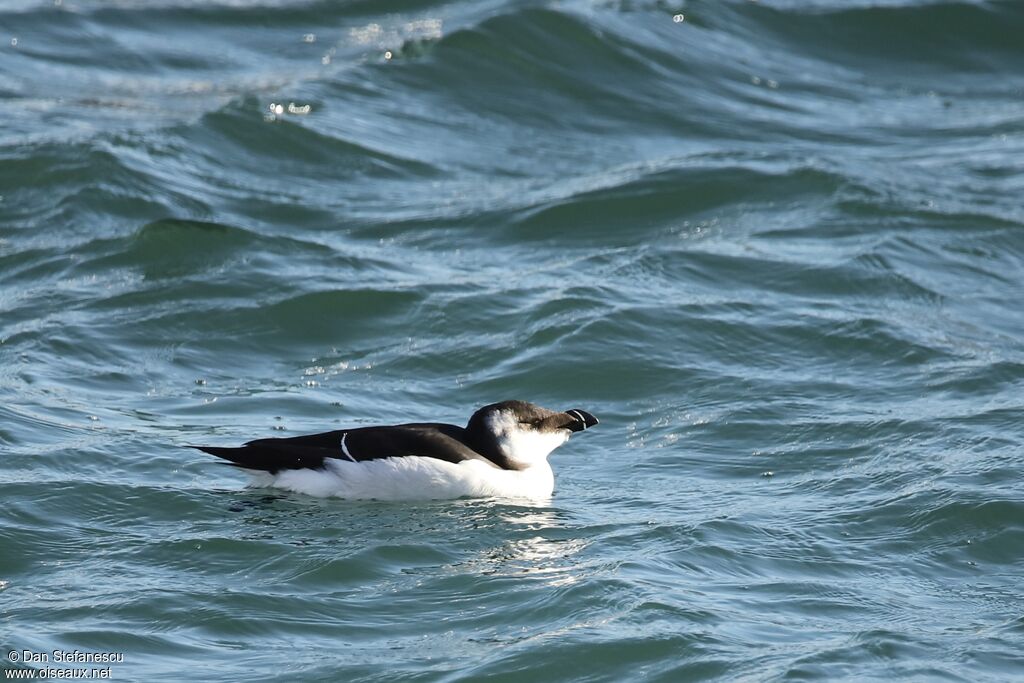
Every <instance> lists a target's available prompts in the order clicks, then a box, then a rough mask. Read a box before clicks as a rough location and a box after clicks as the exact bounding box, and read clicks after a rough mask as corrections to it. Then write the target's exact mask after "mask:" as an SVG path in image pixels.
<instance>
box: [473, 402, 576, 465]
mask: <svg viewBox="0 0 1024 683" xmlns="http://www.w3.org/2000/svg"><path fill="white" fill-rule="evenodd" d="M487 427H488V429H490V431H491V433H492V434H494V437H495V440H496V441H497V444H498V449H499V450H500V451H501V453H502V455H504V456H505V457H506V458H508V460H509V461H510V462H511V463H512V464H513V465H514V466H516V467H518V468H520V469H526V468H529V467H533V466H534V465H537V464H540V463H546V462H547V457H548V455H550V454H551V451H553V450H555V449H556V448H558V447H559V446H561V445H562V444H563V443H565V442H566V441H568V440H569V436H570V435H571V434H572V432H570V431H569V430H568V429H558V430H555V431H547V430H540V429H537V428H536V427H534V426H533V425H531V424H523V423H520V422H519V420H518V419H517V418H516V416H515V415H514V414H513V413H511V412H508V411H504V410H502V411H497V412H495V413H493V414H492V415H489V416H488V417H487Z"/></svg>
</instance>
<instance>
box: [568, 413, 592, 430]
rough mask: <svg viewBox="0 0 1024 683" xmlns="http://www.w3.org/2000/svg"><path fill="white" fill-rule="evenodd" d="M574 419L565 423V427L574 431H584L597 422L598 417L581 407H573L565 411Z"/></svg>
mask: <svg viewBox="0 0 1024 683" xmlns="http://www.w3.org/2000/svg"><path fill="white" fill-rule="evenodd" d="M565 414H566V415H568V416H569V417H570V418H572V420H571V421H570V422H569V423H568V424H567V425H565V428H566V429H568V430H570V431H573V432H582V431H583V430H584V429H589V428H591V427H593V426H594V425H596V424H597V418H596V417H594V416H593V415H591V414H590V413H588V412H587V411H585V410H580V409H579V408H573V409H571V410H567V411H565Z"/></svg>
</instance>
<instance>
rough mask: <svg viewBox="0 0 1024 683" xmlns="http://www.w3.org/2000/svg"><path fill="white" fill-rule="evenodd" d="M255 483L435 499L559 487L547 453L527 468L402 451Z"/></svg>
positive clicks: (351, 495)
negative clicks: (453, 460)
mask: <svg viewBox="0 0 1024 683" xmlns="http://www.w3.org/2000/svg"><path fill="white" fill-rule="evenodd" d="M270 477H271V479H270V481H267V479H266V478H265V477H264V478H263V479H262V480H258V481H256V482H255V483H257V484H260V485H266V484H269V485H271V486H275V487H278V488H283V489H287V490H289V491H296V492H298V493H305V494H307V495H311V496H318V497H321V498H325V497H328V496H337V497H340V498H348V499H353V500H369V499H375V500H435V499H449V498H463V497H474V498H533V499H537V498H548V497H550V496H551V493H552V491H553V490H554V487H555V477H554V473H553V472H552V471H551V466H550V465H549V464H548V463H547V460H546V459H541V461H540V462H537V463H536V464H534V465H532V466H531V467H528V468H526V469H523V470H502V469H499V468H497V467H493V466H491V465H488V464H487V463H485V462H482V461H479V460H466V461H463V462H460V463H458V464H456V463H450V462H446V461H444V460H438V459H437V458H424V457H419V456H404V457H400V458H382V459H380V460H367V461H364V462H349V461H347V460H335V459H331V460H328V461H327V462H326V466H325V468H324V469H322V470H309V469H302V470H284V471H281V472H278V473H277V474H275V475H270Z"/></svg>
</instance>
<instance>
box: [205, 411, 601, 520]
mask: <svg viewBox="0 0 1024 683" xmlns="http://www.w3.org/2000/svg"><path fill="white" fill-rule="evenodd" d="M596 424H597V418H596V417H594V416H593V415H591V414H590V413H588V412H587V411H585V410H580V409H578V408H573V409H571V410H566V411H564V412H557V411H554V410H548V409H546V408H541V407H540V406H537V405H534V404H532V403H527V402H526V401H502V402H500V403H492V404H491V405H487V406H484V407H483V408H481V409H479V410H478V411H476V412H475V413H473V416H472V417H470V418H469V422H468V423H467V424H466V426H465V427H459V426H456V425H452V424H443V423H434V422H430V423H418V422H417V423H411V424H400V425H387V426H379V427H359V428H355V429H341V430H336V431H332V432H324V433H322V434H311V435H308V436H295V437H291V438H278V439H257V440H255V441H250V442H248V443H246V444H244V445H242V446H240V447H238V448H225V447H221V446H193V448H198V449H199V450H201V451H204V452H206V453H209V454H211V455H216V456H217V457H220V458H224V459H225V460H227V461H228V464H230V465H234V466H235V467H241V468H243V469H246V470H250V471H251V472H253V473H256V474H257V475H258V476H259V479H257V481H256V483H258V484H263V485H270V486H274V487H277V488H283V489H288V490H291V491H297V492H300V493H306V494H310V495H314V496H320V497H326V496H339V497H342V498H350V499H377V500H416V499H420V500H423V499H445V498H461V497H497V498H534V499H536V498H547V497H549V496H550V495H551V493H552V491H554V486H555V476H554V473H553V472H552V470H551V465H550V464H549V463H548V455H549V454H550V453H551V451H553V450H555V449H556V448H558V447H559V446H561V445H562V444H563V443H565V442H566V441H567V440H568V439H569V437H570V436H571V435H572V434H573V433H574V432H580V431H583V430H585V429H588V428H590V427H593V426H594V425H596Z"/></svg>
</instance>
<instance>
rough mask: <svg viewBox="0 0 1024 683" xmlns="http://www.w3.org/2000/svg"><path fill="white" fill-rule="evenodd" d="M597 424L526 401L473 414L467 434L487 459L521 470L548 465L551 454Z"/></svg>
mask: <svg viewBox="0 0 1024 683" xmlns="http://www.w3.org/2000/svg"><path fill="white" fill-rule="evenodd" d="M596 424H597V418H596V417H594V416H593V415H591V414H590V413H588V412H587V411H585V410H580V409H579V408H572V409H570V410H566V411H564V412H557V411H554V410H548V409H547V408H541V407H540V406H538V405H534V404H532V403H527V402H526V401H502V402H501V403H492V404H491V405H488V406H484V407H483V408H481V409H480V410H478V411H476V412H475V413H473V417H471V418H470V419H469V424H468V425H466V431H467V432H469V434H470V435H471V436H472V438H473V439H474V441H475V442H476V443H477V444H478V445H479V446H480V447H481V452H482V453H483V454H484V455H485V456H487V457H488V458H498V459H500V460H503V461H504V463H501V462H499V463H498V464H506V465H507V466H508V467H510V468H511V469H517V470H522V469H526V468H528V467H532V466H533V465H536V464H538V463H541V462H543V461H545V460H546V459H547V457H548V455H549V454H550V453H551V451H553V450H555V449H556V448H558V447H559V446H561V445H562V444H563V443H565V442H566V441H568V440H569V437H570V436H572V434H573V432H581V431H583V430H584V429H589V428H590V427H593V426H594V425H596Z"/></svg>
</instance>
